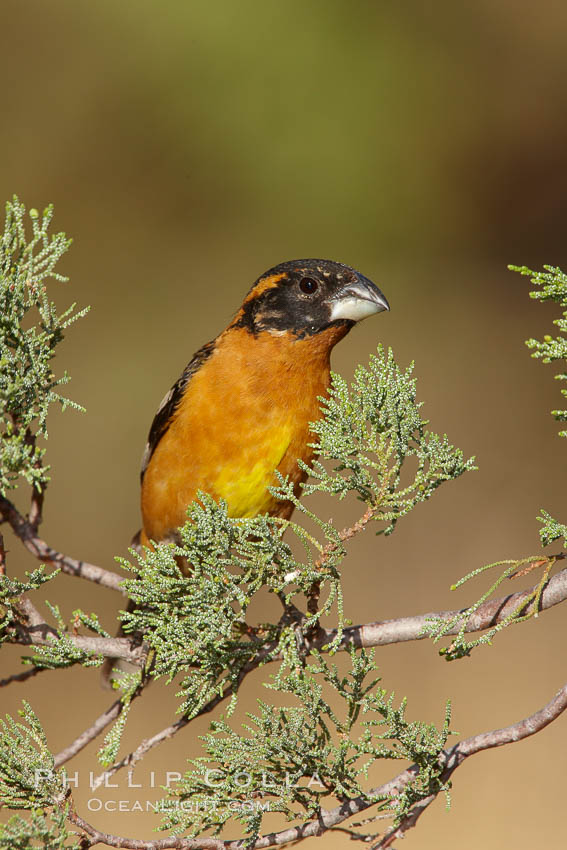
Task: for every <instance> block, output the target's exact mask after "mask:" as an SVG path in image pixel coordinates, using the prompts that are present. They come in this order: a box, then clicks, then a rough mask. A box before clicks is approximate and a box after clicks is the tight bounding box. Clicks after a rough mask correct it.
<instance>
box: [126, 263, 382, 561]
mask: <svg viewBox="0 0 567 850" xmlns="http://www.w3.org/2000/svg"><path fill="white" fill-rule="evenodd" d="M388 309H389V305H388V302H387V301H386V299H385V297H384V295H383V294H382V293H381V292H380V290H379V289H378V287H377V286H375V285H374V284H373V283H372V282H371V281H370V280H368V278H366V277H364V276H363V275H361V274H360V273H359V272H357V271H355V270H354V269H351V268H349V267H348V266H345V265H342V264H341V263H335V262H331V261H330V260H293V261H291V262H287V263H281V265H279V266H275V267H274V268H273V269H270V270H269V271H267V272H266V273H265V274H264V275H262V277H260V278H259V279H258V280H257V281H256V283H255V284H254V285H253V287H252V289H251V290H250V291H249V292H248V294H247V295H246V298H245V299H244V303H243V304H242V307H241V308H240V310H239V311H238V313H237V314H236V316H235V318H234V320H233V321H232V322H231V323H230V325H229V326H228V327H227V328H226V330H224V331H223V332H222V333H221V334H219V336H217V337H216V339H214V340H213V341H212V342H209V343H207V344H206V345H204V346H203V347H202V348H201V349H199V351H198V352H197V353H196V354H195V355H194V357H193V359H192V360H191V361H190V363H189V364H188V366H187V367H186V368H185V370H184V372H183V374H182V375H181V377H180V378H179V380H178V381H177V382H176V383H175V384H174V385H173V387H172V388H171V390H170V391H169V392H168V393H167V395H166V396H165V398H164V399H163V401H162V403H161V405H160V407H159V409H158V412H157V413H156V416H155V418H154V421H153V423H152V427H151V429H150V434H149V438H148V443H147V446H146V450H145V452H144V457H143V461H142V521H143V527H142V531H141V536H140V542H141V543H142V544H143V545H146V546H147V545H150V541H151V540H154V541H162V540H173V539H174V537H175V532H176V529H177V528H178V527H179V526H180V525H183V524H184V522H185V520H186V512H187V507H188V505H189V504H190V503H191V502H192V501H193V500H194V498H195V495H196V493H197V491H198V490H203V491H204V492H206V493H209V494H210V495H211V496H213V498H214V499H216V500H218V499H224V500H225V501H226V503H227V506H228V512H229V514H230V515H231V516H234V517H253V516H256V515H257V514H260V513H269V514H271V515H274V516H284V517H289V515H290V514H291V512H292V510H293V506H292V505H291V504H290V503H289V502H278V501H276V500H275V499H274V497H273V496H272V495H271V494H270V492H269V490H268V487H269V486H270V485H274V484H275V483H276V478H275V476H274V470H275V469H277V470H278V471H279V472H280V473H281V474H282V475H283V476H289V477H290V479H291V480H292V481H293V483H294V485H295V487H296V489H299V484H300V482H302V481H304V480H305V477H306V476H305V473H304V472H302V471H301V470H300V469H299V467H298V465H297V459H298V458H301V459H302V460H303V461H305V463H309V462H310V461H311V459H312V457H313V450H312V449H311V448H310V446H309V442H310V441H312V439H313V437H312V434H310V430H309V423H310V422H312V421H313V420H315V419H318V418H319V416H320V409H319V406H320V403H319V396H322V395H325V394H326V392H327V388H328V384H329V371H330V354H331V349H332V348H333V346H334V345H336V343H337V342H338V341H339V340H340V339H342V338H343V337H344V336H345V335H346V334H347V333H348V332H349V330H350V329H351V328H352V327H353V325H354V324H355V322H358V321H360V319H364V318H365V317H367V316H371V315H372V314H374V313H378V312H380V311H382V310H388Z"/></svg>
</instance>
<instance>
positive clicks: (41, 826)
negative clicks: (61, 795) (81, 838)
mask: <svg viewBox="0 0 567 850" xmlns="http://www.w3.org/2000/svg"><path fill="white" fill-rule="evenodd" d="M32 847H41V848H42V850H79V848H80V845H79V843H78V842H77V835H76V833H75V832H74V831H73V830H70V829H69V825H68V823H67V807H66V806H63V807H62V808H52V809H48V810H47V811H46V810H42V809H32V810H31V811H30V813H29V816H28V817H27V818H23V817H21V816H20V815H14V817H12V818H10V820H9V821H8V822H7V823H5V824H0V850H30V848H32Z"/></svg>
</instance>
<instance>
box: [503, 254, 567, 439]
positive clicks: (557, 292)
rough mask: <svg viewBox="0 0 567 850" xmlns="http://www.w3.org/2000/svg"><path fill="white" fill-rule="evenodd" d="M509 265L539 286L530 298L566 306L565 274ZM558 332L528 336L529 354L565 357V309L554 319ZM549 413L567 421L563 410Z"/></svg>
mask: <svg viewBox="0 0 567 850" xmlns="http://www.w3.org/2000/svg"><path fill="white" fill-rule="evenodd" d="M508 268H509V269H511V270H512V271H515V272H519V273H520V274H522V275H526V276H527V277H530V278H531V282H532V283H533V284H534V285H535V286H537V287H539V288H538V289H534V290H533V291H532V292H530V298H533V299H535V300H536V301H555V302H556V303H557V304H559V305H560V306H561V307H565V308H567V275H566V274H565V272H563V271H561V269H559V268H557V267H556V266H544V267H543V268H544V271H541V272H536V271H533V270H532V269H528V268H527V267H526V266H508ZM553 324H554V325H557V327H558V328H559V331H560V333H559V334H558V335H557V336H552V335H551V334H546V335H545V336H544V338H543V340H537V339H533V338H530V339H528V340H526V345H527V346H528V348H529V349H531V351H532V357H535V358H537V359H538V360H542V361H543V362H544V363H554V362H555V361H556V360H563V361H565V360H566V359H567V337H566V336H565V334H567V309H565V310H563V315H562V317H561V318H559V319H554V320H553ZM555 378H556V379H557V380H558V381H566V380H567V372H566V371H562V372H559V373H558V374H557V375H555ZM561 395H562V396H564V397H567V389H562V390H561ZM551 413H552V415H553V416H554V417H555V419H557V421H558V422H566V421H567V410H552V411H551ZM559 434H560V436H561V437H567V431H560V432H559Z"/></svg>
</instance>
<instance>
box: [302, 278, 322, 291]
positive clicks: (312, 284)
mask: <svg viewBox="0 0 567 850" xmlns="http://www.w3.org/2000/svg"><path fill="white" fill-rule="evenodd" d="M318 286H319V284H318V283H317V281H316V280H313V278H312V277H304V278H302V279H301V282H300V284H299V288H300V289H301V291H302V292H305V294H306V295H313V293H314V292H315V290H316V289H317V287H318Z"/></svg>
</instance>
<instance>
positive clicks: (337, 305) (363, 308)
mask: <svg viewBox="0 0 567 850" xmlns="http://www.w3.org/2000/svg"><path fill="white" fill-rule="evenodd" d="M389 309H390V305H389V304H388V301H387V300H386V297H385V295H384V294H383V293H382V292H380V290H379V289H378V287H377V286H376V284H374V283H372V281H371V280H368V278H367V277H364V276H363V275H357V277H356V278H355V279H354V280H352V281H350V282H349V283H345V285H344V286H342V287H341V288H340V289H339V291H338V292H337V294H336V296H335V298H334V299H333V301H332V303H331V317H330V318H331V322H334V321H336V320H337V319H348V320H350V321H351V322H360V320H361V319H366V318H367V316H373V315H374V314H375V313H381V312H382V311H383V310H389Z"/></svg>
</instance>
